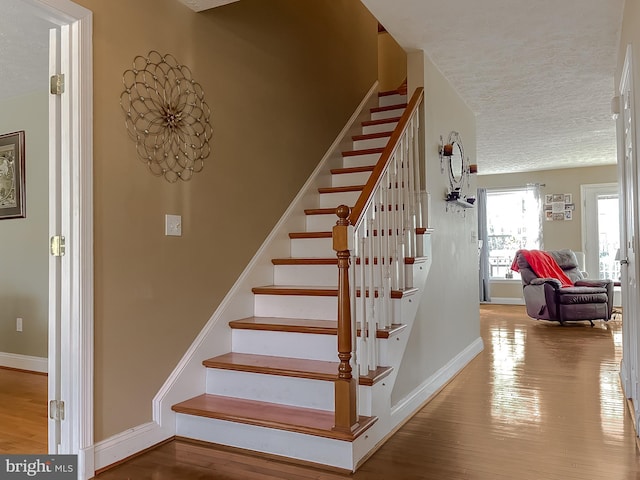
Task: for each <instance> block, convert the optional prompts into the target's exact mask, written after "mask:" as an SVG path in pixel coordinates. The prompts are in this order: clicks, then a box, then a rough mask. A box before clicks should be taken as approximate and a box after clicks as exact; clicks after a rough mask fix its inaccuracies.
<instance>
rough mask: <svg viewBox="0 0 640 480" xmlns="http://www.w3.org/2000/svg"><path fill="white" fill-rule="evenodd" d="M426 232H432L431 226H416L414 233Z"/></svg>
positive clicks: (423, 233) (422, 233) (421, 233)
mask: <svg viewBox="0 0 640 480" xmlns="http://www.w3.org/2000/svg"><path fill="white" fill-rule="evenodd" d="M428 233H433V228H426V227H416V235H425V234H428Z"/></svg>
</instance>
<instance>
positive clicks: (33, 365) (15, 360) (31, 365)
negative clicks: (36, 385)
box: [0, 352, 49, 373]
mask: <svg viewBox="0 0 640 480" xmlns="http://www.w3.org/2000/svg"><path fill="white" fill-rule="evenodd" d="M0 367H9V368H17V369H20V370H29V371H30V372H39V373H48V372H49V359H48V358H46V357H44V358H43V357H31V356H29V355H19V354H17V353H4V352H0Z"/></svg>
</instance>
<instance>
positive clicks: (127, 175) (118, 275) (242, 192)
mask: <svg viewBox="0 0 640 480" xmlns="http://www.w3.org/2000/svg"><path fill="white" fill-rule="evenodd" d="M78 3H80V4H81V5H83V6H85V7H87V8H89V9H90V10H92V11H93V13H94V17H93V18H94V115H95V120H94V141H95V147H94V163H95V166H94V168H95V178H94V182H95V184H94V189H95V432H96V435H95V440H96V441H99V440H102V439H105V438H107V437H109V436H111V435H113V434H115V433H118V432H122V431H124V430H126V429H127V428H130V427H134V426H136V425H139V424H142V423H145V422H147V421H149V420H151V400H152V399H153V397H154V395H155V394H156V393H157V391H158V389H159V388H160V386H161V385H162V384H163V382H164V381H165V379H166V378H167V376H168V375H169V374H170V373H171V371H172V369H173V368H174V366H175V365H176V363H177V362H178V361H179V359H180V358H181V356H182V355H183V354H184V352H185V351H186V349H187V348H188V347H189V345H190V344H191V342H192V341H193V339H194V337H195V336H196V335H197V333H198V332H199V331H200V329H201V328H202V326H203V325H204V324H205V322H206V321H207V320H208V318H209V317H210V315H211V314H212V313H213V312H214V310H215V309H216V307H217V306H218V304H219V303H220V301H221V300H222V298H223V297H224V295H225V294H226V293H227V292H228V290H229V289H230V287H231V286H232V285H233V283H234V282H235V281H236V279H237V278H238V275H239V274H240V273H241V272H242V270H243V269H244V267H245V266H246V265H247V263H248V262H249V260H250V259H251V257H252V256H253V255H254V253H255V252H256V250H257V249H258V247H259V246H260V245H261V243H262V242H263V240H264V239H265V237H266V235H267V234H268V233H269V232H270V230H271V229H272V227H273V226H274V224H275V223H276V221H277V220H278V219H279V217H280V216H281V215H282V213H283V212H284V210H285V209H286V207H287V206H288V205H289V203H290V202H291V200H292V199H293V197H294V196H295V194H296V193H297V192H298V190H299V188H300V187H301V186H302V184H303V183H304V182H305V180H306V179H307V177H308V176H309V174H310V172H311V171H312V170H313V169H314V168H315V166H316V165H317V163H318V162H319V160H320V159H321V157H322V155H323V154H324V152H325V150H326V149H327V148H328V147H329V145H330V144H331V142H332V141H333V140H334V138H335V136H336V135H337V134H338V132H339V131H340V130H341V128H342V127H343V125H344V123H345V122H346V121H347V119H348V118H349V116H350V115H351V114H352V112H353V111H354V109H355V107H356V106H357V105H358V103H359V102H360V101H361V99H362V98H363V97H364V95H365V93H366V92H367V91H368V90H369V88H370V87H371V85H372V84H373V83H374V81H375V80H376V76H377V22H376V21H375V19H374V18H373V17H372V16H371V15H370V14H369V13H368V11H367V10H366V9H365V8H364V7H363V6H362V5H361V4H360V3H359V2H357V1H355V0H316V1H314V2H299V1H297V0H272V1H270V2H264V1H262V0H243V1H242V2H238V3H234V4H231V5H228V6H225V7H221V8H216V9H213V10H209V11H206V12H202V13H194V12H192V11H191V10H190V9H188V8H187V7H185V6H184V5H182V4H180V3H179V2H177V1H175V0H136V1H135V2H132V1H130V0H110V1H109V2H105V1H102V0H78ZM329 26H330V28H329ZM150 50H157V51H159V52H161V53H170V54H172V55H174V56H175V57H176V58H177V59H178V61H180V62H182V63H184V64H185V65H187V66H188V67H189V68H190V69H191V71H192V72H193V77H194V79H195V80H196V81H198V82H199V83H200V84H201V85H202V87H203V89H204V92H205V98H206V101H207V103H208V105H209V106H210V108H211V111H212V125H213V129H214V136H213V143H212V147H213V148H212V154H211V156H210V157H209V158H208V159H207V160H206V164H205V168H204V170H203V171H202V172H201V173H198V174H196V175H195V177H194V178H193V179H192V180H191V181H190V182H188V183H184V182H180V183H175V184H169V183H167V182H166V181H164V180H163V179H162V178H156V177H153V176H152V175H151V174H150V173H149V171H148V170H147V167H146V166H145V165H144V164H143V163H142V162H141V161H140V160H139V159H138V158H137V156H136V151H135V146H134V144H133V142H132V141H131V140H130V139H129V137H128V135H127V132H126V130H125V128H124V116H123V112H122V110H121V108H120V104H119V99H120V94H121V92H122V90H123V83H122V74H123V72H124V71H125V70H126V69H128V68H130V67H131V65H132V62H133V59H134V57H135V56H136V55H143V56H146V55H147V53H148V52H149V51H150ZM165 214H179V215H182V222H183V227H182V237H165V236H164V234H163V232H164V226H163V222H164V215H165Z"/></svg>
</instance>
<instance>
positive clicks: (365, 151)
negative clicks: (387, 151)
mask: <svg viewBox="0 0 640 480" xmlns="http://www.w3.org/2000/svg"><path fill="white" fill-rule="evenodd" d="M383 151H384V147H379V148H361V149H358V150H346V151H344V152H342V156H343V157H355V156H357V155H371V154H375V153H382V152H383Z"/></svg>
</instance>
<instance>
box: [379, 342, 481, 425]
mask: <svg viewBox="0 0 640 480" xmlns="http://www.w3.org/2000/svg"><path fill="white" fill-rule="evenodd" d="M482 350H484V343H483V342H482V338H480V337H478V338H477V339H476V340H474V341H473V342H472V343H471V344H470V345H469V346H467V348H465V349H464V350H462V351H461V352H460V353H459V354H458V355H456V356H455V357H454V358H453V359H451V360H450V361H449V362H448V363H447V364H445V365H444V366H443V367H442V368H440V369H439V370H438V371H437V372H436V373H434V374H433V375H431V377H429V378H428V379H427V380H425V381H424V382H423V383H422V384H421V385H420V386H418V388H416V389H415V390H413V392H411V393H410V394H409V395H407V396H406V397H405V398H404V399H403V400H401V401H400V402H398V403H397V404H396V405H394V406H393V407H392V408H391V418H392V420H393V423H394V424H396V425H399V424H402V423H404V422H405V421H406V420H408V419H410V418H411V417H412V416H413V415H414V414H415V413H416V412H417V411H418V410H419V409H420V408H422V406H423V405H424V404H425V402H427V401H428V400H430V399H431V398H432V397H433V396H434V395H435V394H436V393H438V392H439V391H440V389H441V388H442V387H444V386H445V385H446V384H447V383H448V382H449V381H450V380H451V379H452V378H453V377H455V376H456V375H457V374H458V373H459V372H460V371H461V370H462V369H463V368H464V367H465V366H466V365H467V364H468V363H469V362H470V361H471V360H473V359H474V358H475V357H476V356H477V355H478V354H479V353H480V352H482Z"/></svg>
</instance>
